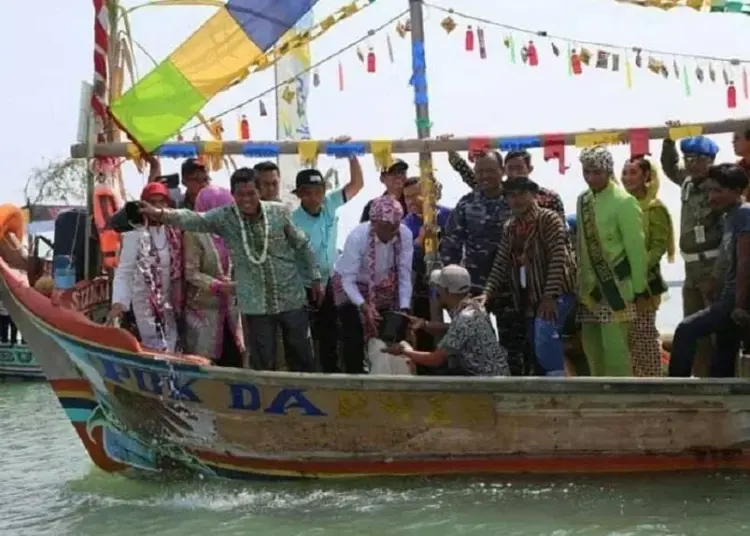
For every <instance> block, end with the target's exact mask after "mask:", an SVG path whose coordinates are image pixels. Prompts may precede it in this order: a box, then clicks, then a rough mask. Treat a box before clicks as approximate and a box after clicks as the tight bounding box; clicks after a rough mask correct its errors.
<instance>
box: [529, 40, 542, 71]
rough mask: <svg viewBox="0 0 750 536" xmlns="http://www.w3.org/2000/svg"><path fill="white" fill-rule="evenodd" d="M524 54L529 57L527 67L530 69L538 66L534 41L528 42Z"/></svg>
mask: <svg viewBox="0 0 750 536" xmlns="http://www.w3.org/2000/svg"><path fill="white" fill-rule="evenodd" d="M526 53H527V54H528V55H529V65H530V66H531V67H536V66H537V65H539V53H538V52H537V50H536V45H534V41H529V45H528V46H527V47H526Z"/></svg>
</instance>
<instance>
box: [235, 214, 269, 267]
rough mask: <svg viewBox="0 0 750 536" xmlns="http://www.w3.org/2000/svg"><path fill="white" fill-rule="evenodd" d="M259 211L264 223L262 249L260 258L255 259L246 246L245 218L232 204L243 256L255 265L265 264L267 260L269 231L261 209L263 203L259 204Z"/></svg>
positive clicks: (266, 218) (265, 216) (265, 215)
mask: <svg viewBox="0 0 750 536" xmlns="http://www.w3.org/2000/svg"><path fill="white" fill-rule="evenodd" d="M259 210H260V217H261V218H263V223H264V229H263V249H262V250H261V252H260V257H255V255H253V252H252V251H251V249H250V244H248V238H247V228H246V226H245V218H244V217H243V216H242V213H241V212H240V208H239V207H238V206H237V203H235V204H234V213H235V215H236V216H237V219H238V220H239V222H240V232H241V233H242V246H243V247H244V248H245V255H247V258H248V259H249V260H250V262H251V263H253V264H255V265H259V264H263V263H264V262H266V259H268V235H269V234H270V230H271V229H270V224H269V222H268V217H267V214H266V211H265V210H264V209H263V203H260V207H259Z"/></svg>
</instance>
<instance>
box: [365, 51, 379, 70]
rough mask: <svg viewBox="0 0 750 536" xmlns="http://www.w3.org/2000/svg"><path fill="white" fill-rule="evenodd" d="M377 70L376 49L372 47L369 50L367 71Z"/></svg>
mask: <svg viewBox="0 0 750 536" xmlns="http://www.w3.org/2000/svg"><path fill="white" fill-rule="evenodd" d="M376 70H377V69H376V63H375V50H374V49H373V48H372V47H370V50H369V51H368V52H367V72H368V73H374V72H375V71H376Z"/></svg>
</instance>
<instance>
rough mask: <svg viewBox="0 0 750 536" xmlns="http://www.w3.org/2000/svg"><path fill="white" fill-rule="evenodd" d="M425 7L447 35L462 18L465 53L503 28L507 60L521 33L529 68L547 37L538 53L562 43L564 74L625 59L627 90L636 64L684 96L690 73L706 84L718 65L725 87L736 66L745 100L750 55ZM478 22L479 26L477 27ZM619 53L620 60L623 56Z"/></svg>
mask: <svg viewBox="0 0 750 536" xmlns="http://www.w3.org/2000/svg"><path fill="white" fill-rule="evenodd" d="M639 1H642V2H646V3H649V4H653V3H658V2H659V0H639ZM663 1H664V2H668V1H669V2H671V5H678V2H677V0H663ZM686 1H692V0H686ZM715 1H723V0H715ZM747 4H748V5H750V0H747ZM425 5H426V6H427V7H428V8H429V9H434V10H437V11H442V12H445V13H446V14H447V15H448V16H446V17H445V18H444V19H443V20H442V21H441V23H440V24H441V26H442V27H443V28H444V29H445V31H446V33H448V34H450V33H452V32H453V31H454V30H455V29H456V28H458V27H460V26H462V22H463V21H465V26H464V28H465V34H464V49H465V50H466V51H468V52H472V51H473V50H474V48H475V34H476V40H477V41H478V42H479V49H480V57H482V58H485V57H486V48H485V39H486V31H487V29H488V28H498V29H500V30H501V31H502V32H503V37H502V39H503V44H504V46H505V48H506V49H507V50H508V53H509V59H510V62H511V63H515V62H516V57H515V56H516V55H515V42H516V38H517V36H518V34H521V35H522V36H526V37H527V39H523V41H522V42H524V43H525V45H523V46H521V47H520V48H519V57H520V59H521V61H522V63H523V64H524V65H526V66H528V67H537V66H538V65H539V64H540V61H541V58H540V56H541V54H540V48H539V46H538V43H537V41H538V40H539V39H543V40H546V41H547V42H548V43H549V47H550V48H549V49H546V48H542V49H541V50H542V52H545V51H547V50H551V51H552V55H553V56H555V57H560V56H561V54H560V47H559V45H558V44H559V43H560V42H563V43H566V44H567V49H568V52H567V55H566V58H567V63H568V73H569V74H570V75H573V76H581V75H583V74H584V71H585V68H586V67H589V66H593V67H595V68H596V69H601V70H611V71H612V72H619V71H620V68H621V65H622V62H624V71H625V85H626V87H627V88H628V89H630V88H632V87H633V65H635V67H636V68H638V69H641V68H645V69H646V70H647V71H648V72H650V73H653V74H654V75H657V76H660V77H662V78H664V79H665V80H670V79H672V80H680V81H681V82H682V86H683V88H684V91H685V94H686V95H688V96H689V95H690V94H691V87H690V86H691V84H690V82H691V81H690V80H689V78H691V77H692V76H694V77H695V78H696V79H697V80H698V82H704V81H705V80H706V78H707V79H708V80H709V81H711V82H716V81H717V68H716V67H717V66H718V68H720V69H721V75H722V78H723V80H724V83H725V84H726V85H727V86H728V85H729V84H730V82H733V80H732V78H733V75H732V68H733V67H738V68H739V67H740V66H741V68H742V78H741V82H742V92H743V95H744V96H745V99H747V100H750V81H747V73H746V66H747V64H749V63H750V58H749V59H746V60H741V59H737V58H725V59H722V58H713V57H701V56H694V55H689V54H681V53H678V52H662V51H653V50H649V49H645V48H643V47H639V46H634V47H632V48H625V47H623V46H621V45H615V44H611V45H610V44H603V43H588V42H585V41H583V42H582V41H580V40H575V39H572V38H566V37H561V36H552V35H549V34H548V33H547V32H546V31H538V30H537V31H534V30H527V29H524V28H518V27H516V26H510V25H507V24H503V23H499V22H494V21H490V20H487V19H486V18H484V17H475V16H472V15H468V14H466V13H462V12H460V11H458V10H455V9H450V8H443V7H441V6H436V5H434V4H431V3H428V2H425ZM477 23H478V24H481V25H482V26H481V27H478V26H476V24H477ZM529 37H530V39H529ZM623 54H624V59H623V57H622V56H623ZM691 61H694V62H695V65H696V66H695V70H694V72H693V74H691V73H690V71H689V70H688V68H687V64H688V63H690V62H691ZM701 61H703V62H705V63H704V65H705V66H706V67H705V68H706V69H707V73H706V71H704V67H702V66H701V65H700V63H701ZM735 85H736V84H735ZM734 91H735V92H736V91H737V89H736V88H735V90H734Z"/></svg>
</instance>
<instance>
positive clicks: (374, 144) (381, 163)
mask: <svg viewBox="0 0 750 536" xmlns="http://www.w3.org/2000/svg"><path fill="white" fill-rule="evenodd" d="M370 151H371V152H372V158H373V160H375V166H376V167H377V168H378V169H386V168H388V167H390V165H391V164H392V163H393V144H392V143H391V142H390V141H388V140H377V141H371V142H370Z"/></svg>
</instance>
